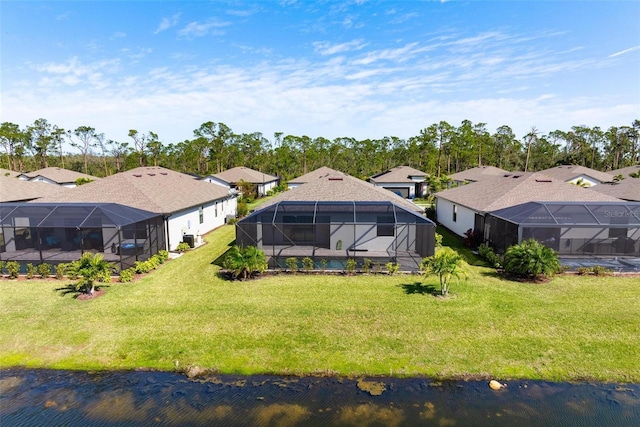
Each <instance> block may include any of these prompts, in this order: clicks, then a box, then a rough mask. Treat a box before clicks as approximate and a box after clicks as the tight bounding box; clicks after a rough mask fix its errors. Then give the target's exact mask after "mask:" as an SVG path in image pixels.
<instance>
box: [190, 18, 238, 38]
mask: <svg viewBox="0 0 640 427" xmlns="http://www.w3.org/2000/svg"><path fill="white" fill-rule="evenodd" d="M229 25H230V23H229V22H221V21H218V20H216V19H209V20H208V21H205V22H199V21H193V22H189V23H188V24H187V25H186V26H185V27H184V28H182V29H181V30H180V31H178V35H179V36H181V37H203V36H206V35H207V34H214V35H221V34H224V31H223V30H222V29H223V28H225V27H228V26H229Z"/></svg>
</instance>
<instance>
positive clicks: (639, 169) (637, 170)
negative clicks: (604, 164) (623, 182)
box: [608, 165, 640, 178]
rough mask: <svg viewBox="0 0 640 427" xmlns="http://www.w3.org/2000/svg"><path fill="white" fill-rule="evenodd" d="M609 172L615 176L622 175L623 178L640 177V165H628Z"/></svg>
mask: <svg viewBox="0 0 640 427" xmlns="http://www.w3.org/2000/svg"><path fill="white" fill-rule="evenodd" d="M608 173H609V174H610V175H613V176H614V177H616V176H618V175H622V177H623V178H634V177H635V178H640V165H633V166H627V167H626V168H620V169H615V170H612V171H609V172H608ZM632 175H633V176H632Z"/></svg>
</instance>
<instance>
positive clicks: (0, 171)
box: [0, 168, 20, 178]
mask: <svg viewBox="0 0 640 427" xmlns="http://www.w3.org/2000/svg"><path fill="white" fill-rule="evenodd" d="M18 175H20V172H16V171H11V170H9V169H2V168H0V176H8V177H11V178H13V177H14V176H18Z"/></svg>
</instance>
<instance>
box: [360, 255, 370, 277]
mask: <svg viewBox="0 0 640 427" xmlns="http://www.w3.org/2000/svg"><path fill="white" fill-rule="evenodd" d="M370 271H371V260H370V259H369V258H365V259H364V261H363V262H362V272H363V273H365V274H369V272H370Z"/></svg>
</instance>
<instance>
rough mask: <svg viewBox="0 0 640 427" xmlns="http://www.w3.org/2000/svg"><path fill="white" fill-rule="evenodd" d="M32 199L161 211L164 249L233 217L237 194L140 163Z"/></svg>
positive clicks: (161, 168) (181, 174) (216, 226)
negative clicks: (109, 204) (111, 204)
mask: <svg viewBox="0 0 640 427" xmlns="http://www.w3.org/2000/svg"><path fill="white" fill-rule="evenodd" d="M34 202H48V203H63V202H64V203H98V202H99V203H118V204H121V205H125V206H130V207H134V208H138V209H143V210H145V211H148V212H153V213H158V214H161V215H162V218H163V222H164V227H165V236H166V249H167V250H174V249H175V248H176V247H177V245H178V244H179V243H180V242H182V241H187V240H188V239H191V238H192V239H193V240H194V243H195V242H197V240H198V238H199V237H200V236H202V235H203V234H205V233H208V232H209V231H211V230H213V229H215V228H218V227H220V226H222V225H224V224H225V223H226V222H227V220H228V218H235V216H236V212H237V199H236V195H235V194H234V193H232V192H230V191H229V189H228V188H225V187H223V186H218V185H211V184H210V183H208V182H204V181H200V180H197V179H194V178H193V177H192V176H190V175H186V174H183V173H180V172H176V171H173V170H170V169H166V168H163V167H139V168H135V169H132V170H129V171H125V172H120V173H117V174H115V175H111V176H109V177H106V178H102V179H100V180H98V181H94V182H91V183H88V184H85V185H82V186H80V187H76V188H72V189H69V190H68V191H65V192H59V193H57V194H55V195H50V196H45V197H43V198H40V199H36V200H34Z"/></svg>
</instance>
